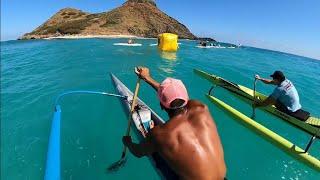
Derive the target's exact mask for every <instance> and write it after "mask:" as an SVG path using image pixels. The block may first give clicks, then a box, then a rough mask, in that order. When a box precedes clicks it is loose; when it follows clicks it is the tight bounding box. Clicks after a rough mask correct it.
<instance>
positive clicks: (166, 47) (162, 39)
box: [158, 33, 178, 51]
mask: <svg viewBox="0 0 320 180" xmlns="http://www.w3.org/2000/svg"><path fill="white" fill-rule="evenodd" d="M158 48H159V49H160V50H161V51H177V50H178V35H176V34H172V33H163V34H159V35H158Z"/></svg>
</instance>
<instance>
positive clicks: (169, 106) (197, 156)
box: [123, 67, 226, 180]
mask: <svg viewBox="0 0 320 180" xmlns="http://www.w3.org/2000/svg"><path fill="white" fill-rule="evenodd" d="M136 73H137V75H138V76H139V77H140V78H141V79H143V80H144V81H145V82H147V83H148V84H149V85H150V86H151V87H153V88H154V89H155V90H156V92H157V95H158V98H159V101H160V106H161V108H162V109H163V110H165V111H166V112H167V113H168V115H169V121H167V122H166V123H165V124H163V125H158V126H155V127H154V128H152V129H151V130H150V132H149V133H148V134H147V138H146V141H145V142H142V143H140V144H137V143H133V142H132V141H131V137H130V136H125V137H123V143H124V145H125V146H127V147H128V149H129V150H130V152H131V153H132V154H133V155H135V156H136V157H143V156H148V155H153V156H155V154H158V156H159V155H160V157H162V158H163V159H164V160H165V162H166V163H167V164H168V165H169V167H170V168H171V171H173V173H171V174H174V175H171V176H170V177H166V178H168V179H183V180H222V179H224V177H225V175H226V165H225V162H224V155H223V148H222V145H221V141H220V138H219V135H218V131H217V128H216V125H215V123H214V120H213V118H212V116H211V115H210V112H209V110H208V107H207V106H206V105H205V104H203V103H201V102H200V101H196V100H190V99H189V97H188V93H187V89H186V88H185V86H184V84H183V83H182V81H180V80H178V79H173V78H166V79H165V80H164V81H163V82H162V83H159V82H157V81H156V80H154V79H153V78H152V77H151V76H150V74H149V69H148V68H145V67H139V68H138V71H137V72H136ZM156 166H157V167H158V168H162V167H163V166H161V165H159V164H157V165H156Z"/></svg>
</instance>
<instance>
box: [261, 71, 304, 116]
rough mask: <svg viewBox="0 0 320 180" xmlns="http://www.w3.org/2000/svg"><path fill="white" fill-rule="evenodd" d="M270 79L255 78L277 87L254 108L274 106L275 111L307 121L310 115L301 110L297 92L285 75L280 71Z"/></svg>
mask: <svg viewBox="0 0 320 180" xmlns="http://www.w3.org/2000/svg"><path fill="white" fill-rule="evenodd" d="M270 77H272V79H264V78H261V77H260V76H259V75H256V76H255V78H256V79H258V80H260V81H262V82H263V83H265V84H273V85H276V86H277V87H276V88H275V89H274V91H273V93H272V94H271V95H270V96H269V97H268V98H267V99H265V100H264V101H258V102H257V103H256V104H255V106H256V107H259V106H268V105H275V106H276V107H277V109H279V110H280V111H282V112H285V113H287V114H289V115H291V116H294V117H296V118H298V119H302V120H304V119H307V118H308V117H309V115H310V113H308V112H306V111H304V110H302V109H301V104H300V100H299V95H298V91H297V89H296V88H295V87H294V85H293V83H292V82H291V81H290V80H288V79H286V77H285V75H284V74H283V73H282V72H281V71H275V72H274V73H273V74H272V75H270Z"/></svg>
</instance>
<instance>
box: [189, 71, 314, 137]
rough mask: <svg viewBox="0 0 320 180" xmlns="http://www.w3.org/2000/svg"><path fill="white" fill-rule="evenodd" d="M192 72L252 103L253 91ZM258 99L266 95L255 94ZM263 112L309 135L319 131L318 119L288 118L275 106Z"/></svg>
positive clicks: (218, 78) (311, 117) (220, 79)
mask: <svg viewBox="0 0 320 180" xmlns="http://www.w3.org/2000/svg"><path fill="white" fill-rule="evenodd" d="M194 72H195V73H196V74H197V75H199V76H200V77H202V78H204V79H207V80H208V81H209V82H211V83H213V84H214V85H217V86H220V87H222V88H224V89H226V90H228V91H229V92H231V93H232V94H235V95H237V97H240V98H241V99H243V100H245V101H246V102H248V103H250V104H251V103H252V100H253V90H252V89H250V88H247V87H245V86H242V85H239V84H236V83H234V82H231V81H228V80H226V79H223V78H222V77H219V76H216V75H214V74H209V73H207V72H204V71H201V70H198V69H194ZM255 96H256V97H257V98H258V99H260V100H264V99H266V98H267V96H266V95H264V94H262V93H259V92H256V95H255ZM263 109H264V110H266V111H267V112H269V113H271V114H273V115H275V116H277V117H279V118H281V119H283V120H285V121H287V122H288V123H290V124H292V125H295V126H297V127H298V128H300V129H302V130H304V131H306V132H308V133H310V134H311V135H314V134H317V133H318V131H319V129H320V119H319V118H316V117H313V116H310V117H309V118H308V119H307V120H305V121H303V120H300V119H297V118H295V117H293V116H290V115H288V114H286V113H284V112H282V111H280V110H278V109H277V108H276V107H275V106H267V107H263Z"/></svg>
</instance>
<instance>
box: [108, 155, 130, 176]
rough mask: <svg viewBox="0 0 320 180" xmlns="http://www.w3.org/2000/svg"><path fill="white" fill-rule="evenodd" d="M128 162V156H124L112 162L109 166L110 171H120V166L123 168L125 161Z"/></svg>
mask: <svg viewBox="0 0 320 180" xmlns="http://www.w3.org/2000/svg"><path fill="white" fill-rule="evenodd" d="M126 162H127V158H126V157H123V158H121V159H120V160H119V161H117V162H115V163H113V164H111V165H110V166H109V167H108V169H107V170H108V172H115V171H118V170H119V169H120V168H122V167H123V166H124V165H125V163H126Z"/></svg>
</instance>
